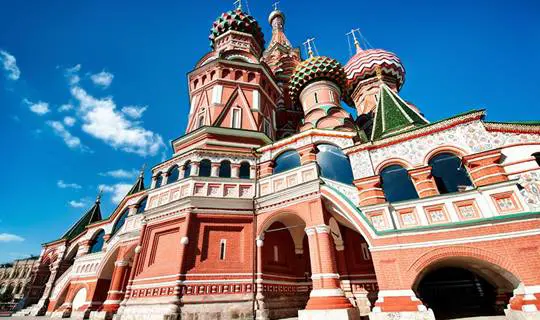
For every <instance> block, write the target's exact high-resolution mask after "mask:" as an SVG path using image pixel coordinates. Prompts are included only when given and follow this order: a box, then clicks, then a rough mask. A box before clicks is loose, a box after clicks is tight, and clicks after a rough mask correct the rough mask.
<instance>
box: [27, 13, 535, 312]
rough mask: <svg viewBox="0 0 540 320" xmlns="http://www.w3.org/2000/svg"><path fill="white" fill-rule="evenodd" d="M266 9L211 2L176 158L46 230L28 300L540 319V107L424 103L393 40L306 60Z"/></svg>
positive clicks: (103, 308)
mask: <svg viewBox="0 0 540 320" xmlns="http://www.w3.org/2000/svg"><path fill="white" fill-rule="evenodd" d="M268 21H269V23H270V24H271V26H272V36H271V40H270V42H269V43H268V44H267V45H266V46H265V40H264V35H263V33H262V32H261V28H260V27H259V24H258V22H257V21H256V20H255V19H254V18H253V17H252V16H250V15H249V14H247V13H246V12H244V11H242V9H241V8H237V9H235V10H232V11H229V12H225V13H223V14H221V15H220V16H219V17H218V18H217V19H216V21H215V22H214V24H213V26H212V29H211V34H210V47H211V50H210V52H208V53H207V54H206V55H204V56H203V57H202V58H201V59H200V60H199V61H198V62H197V63H196V65H195V68H194V70H193V71H191V72H190V73H189V74H188V82H189V95H190V101H191V106H190V111H189V115H188V119H189V120H188V125H187V128H186V132H185V134H184V135H183V136H181V137H179V138H177V139H176V140H174V141H172V148H173V150H174V153H173V155H172V156H171V158H170V159H168V160H166V161H164V162H162V163H159V164H157V165H155V166H154V167H153V168H152V174H153V176H152V183H151V186H150V188H148V189H146V188H145V185H144V177H143V175H142V174H141V175H140V177H139V178H138V180H137V181H136V182H135V184H134V185H133V188H132V189H131V190H130V191H129V193H128V194H127V195H126V196H125V198H124V199H123V200H122V201H121V202H120V203H119V205H118V207H117V208H116V210H114V212H113V213H112V214H111V215H110V217H109V218H103V217H102V215H101V210H100V201H99V199H98V200H97V201H96V203H95V204H94V206H92V208H90V209H89V210H88V211H87V212H86V213H85V214H84V215H83V216H82V217H81V219H80V220H79V221H77V222H76V223H75V224H74V225H73V227H72V228H70V229H69V230H68V231H67V232H66V233H65V234H64V235H63V236H61V237H60V238H59V239H57V240H55V241H51V242H48V243H46V244H44V245H43V250H42V252H41V256H40V258H39V265H38V266H37V267H36V277H35V279H34V282H33V284H32V286H31V289H30V291H31V294H30V298H29V299H28V304H29V306H28V307H27V308H26V309H24V310H22V311H21V312H20V313H19V314H33V315H36V314H38V315H42V314H49V315H51V316H53V317H68V316H70V317H75V318H90V319H110V318H112V317H113V316H114V317H115V318H116V319H121V320H124V319H126V320H131V319H143V318H144V319H180V318H181V319H217V318H219V319H248V318H249V319H251V318H254V317H255V318H257V319H279V318H285V317H295V316H298V317H299V318H300V319H358V318H359V317H360V316H369V317H370V318H371V319H374V320H375V319H390V318H395V317H396V316H399V317H405V318H410V319H412V318H415V319H419V318H420V317H421V318H422V319H434V318H435V317H437V318H439V319H444V318H447V317H452V316H471V315H495V314H505V315H506V317H507V318H508V319H540V312H539V311H538V309H539V308H540V300H539V299H540V272H539V267H540V251H539V250H540V249H539V243H540V221H539V208H540V191H539V190H540V168H539V163H538V161H539V160H538V159H539V157H540V156H539V154H540V122H538V123H534V122H527V123H499V122H497V123H496V122H487V121H485V120H484V117H485V112H484V111H483V110H473V111H470V112H467V113H465V114H460V115H456V116H454V117H452V118H448V119H443V120H439V121H436V122H430V121H428V120H427V118H426V117H425V116H424V114H423V113H421V112H420V110H419V109H418V108H417V107H415V106H414V105H412V104H411V103H409V102H407V101H406V100H404V99H403V98H402V97H400V95H399V92H400V89H401V87H402V86H403V83H404V81H405V69H404V66H403V64H402V62H401V61H400V59H399V58H398V57H397V56H396V55H395V54H393V53H391V52H388V51H385V50H381V49H365V48H361V47H360V46H359V44H358V42H357V41H355V45H356V54H355V55H354V56H353V57H352V58H351V59H350V60H349V61H348V62H347V63H346V64H345V65H344V66H342V65H341V64H340V63H339V62H338V61H337V60H335V59H332V58H330V57H326V56H315V55H313V53H312V52H311V51H310V52H309V57H308V58H307V59H305V60H303V59H302V58H301V56H300V50H299V49H297V48H295V47H293V46H292V44H291V43H290V42H289V40H288V39H287V37H286V36H285V33H284V25H285V16H284V14H283V13H282V12H281V11H279V10H274V11H272V12H271V14H270V16H269V19H268ZM342 102H345V103H347V104H349V105H350V106H353V107H355V108H356V110H357V113H358V117H357V118H356V119H354V118H353V117H352V116H351V115H350V114H349V112H347V111H346V110H345V109H344V108H343V107H342ZM445 301H446V302H448V301H451V302H452V305H451V307H448V304H445Z"/></svg>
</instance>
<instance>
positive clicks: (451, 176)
mask: <svg viewBox="0 0 540 320" xmlns="http://www.w3.org/2000/svg"><path fill="white" fill-rule="evenodd" d="M429 165H430V166H431V168H432V169H431V175H432V176H433V178H434V179H435V183H436V184H437V189H438V190H439V193H440V194H445V193H451V192H457V191H459V189H460V187H471V186H472V185H473V184H472V182H471V179H470V178H469V174H468V173H467V170H466V169H465V167H464V166H463V164H462V163H461V159H460V158H458V157H457V156H455V155H453V154H451V153H440V154H438V155H436V156H434V157H433V158H431V159H430V160H429Z"/></svg>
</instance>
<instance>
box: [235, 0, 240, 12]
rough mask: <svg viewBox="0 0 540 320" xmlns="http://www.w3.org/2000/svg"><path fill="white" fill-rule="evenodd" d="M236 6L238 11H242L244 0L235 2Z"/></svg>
mask: <svg viewBox="0 0 540 320" xmlns="http://www.w3.org/2000/svg"><path fill="white" fill-rule="evenodd" d="M234 6H235V7H236V9H237V10H242V0H236V1H234Z"/></svg>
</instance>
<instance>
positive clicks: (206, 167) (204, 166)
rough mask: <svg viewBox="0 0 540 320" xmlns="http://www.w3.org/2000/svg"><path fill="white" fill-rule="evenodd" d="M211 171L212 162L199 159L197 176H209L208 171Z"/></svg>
mask: <svg viewBox="0 0 540 320" xmlns="http://www.w3.org/2000/svg"><path fill="white" fill-rule="evenodd" d="M211 171H212V163H211V162H210V160H208V159H204V160H202V161H201V164H200V167H199V176H200V177H209V176H210V173H211Z"/></svg>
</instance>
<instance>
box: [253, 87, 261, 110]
mask: <svg viewBox="0 0 540 320" xmlns="http://www.w3.org/2000/svg"><path fill="white" fill-rule="evenodd" d="M260 106H261V95H260V94H259V90H253V105H252V106H251V107H252V108H253V109H255V110H259V108H260Z"/></svg>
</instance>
